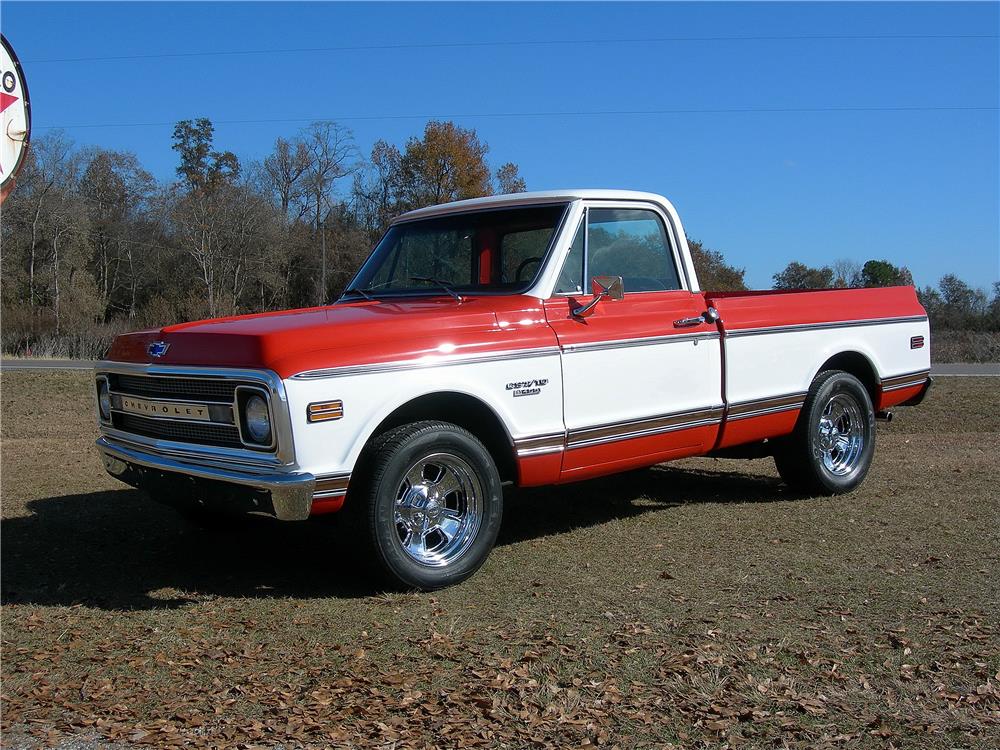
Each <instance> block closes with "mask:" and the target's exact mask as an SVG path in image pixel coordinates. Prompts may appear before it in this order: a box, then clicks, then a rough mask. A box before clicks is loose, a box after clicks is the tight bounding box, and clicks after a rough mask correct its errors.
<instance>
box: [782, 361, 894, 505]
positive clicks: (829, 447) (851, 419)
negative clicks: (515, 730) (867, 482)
mask: <svg viewBox="0 0 1000 750" xmlns="http://www.w3.org/2000/svg"><path fill="white" fill-rule="evenodd" d="M837 415H840V416H837ZM824 417H825V423H824ZM831 417H836V419H831ZM838 425H840V427H838ZM831 426H833V428H834V430H833V431H831ZM841 427H842V428H843V430H842V431H843V433H844V434H841ZM874 455H875V410H874V408H873V407H872V400H871V396H869V395H868V390H867V389H866V388H865V387H864V385H863V384H862V383H861V381H860V380H858V379H857V378H856V377H854V376H853V375H851V374H850V373H847V372H843V371H841V370H827V371H824V372H821V373H820V374H819V375H817V376H816V378H815V379H814V380H813V382H812V385H811V386H810V387H809V393H808V394H807V395H806V400H805V403H804V404H803V406H802V412H801V413H800V415H799V420H798V423H797V424H796V425H795V431H794V432H793V433H792V434H791V435H789V436H788V437H787V438H785V439H784V440H782V441H781V443H780V444H779V445H778V446H777V447H776V449H775V453H774V463H775V465H776V466H777V467H778V473H779V474H780V475H781V478H782V479H783V480H784V481H785V483H786V484H788V485H789V486H790V487H792V488H793V489H796V490H799V491H801V492H804V493H806V494H810V495H841V494H843V493H845V492H850V491H851V490H853V489H854V488H856V487H857V486H858V485H859V484H861V482H863V481H864V478H865V476H866V475H867V474H868V469H869V468H870V467H871V463H872V458H873V456H874Z"/></svg>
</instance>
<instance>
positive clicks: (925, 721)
mask: <svg viewBox="0 0 1000 750" xmlns="http://www.w3.org/2000/svg"><path fill="white" fill-rule="evenodd" d="M90 387H91V385H90V379H89V377H88V375H87V374H86V373H66V372H51V373H50V372H6V373H4V374H3V376H2V398H3V414H2V416H3V423H2V439H3V448H2V467H0V468H2V474H0V488H2V494H3V521H2V523H0V535H2V540H0V541H2V546H0V555H2V560H0V562H2V595H3V608H2V614H0V624H2V633H3V660H2V666H0V668H2V678H3V683H2V694H3V727H4V730H5V733H6V734H7V737H6V739H5V743H6V744H13V745H14V746H17V744H16V742H12V740H11V738H18V737H20V738H22V739H21V740H19V742H23V746H25V747H31V746H36V745H37V744H39V743H41V742H47V741H52V742H53V743H58V742H60V741H62V739H65V738H67V737H69V736H73V735H78V734H80V735H81V736H99V737H101V738H104V739H105V740H108V741H118V742H121V743H123V744H124V745H125V746H144V745H157V746H162V745H171V744H173V745H177V746H192V747H202V746H203V747H221V746H235V745H238V744H241V743H242V744H244V745H260V746H265V747H276V746H281V747H285V748H292V747H329V746H344V747H351V746H355V747H368V746H373V747H380V746H381V747H411V746H412V747H434V746H442V747H459V746H463V744H464V745H465V746H470V747H527V746H535V745H537V746H539V747H543V746H545V743H548V744H549V745H551V746H555V747H576V746H582V745H585V744H586V743H590V744H594V745H606V746H608V747H610V746H614V745H617V746H619V747H622V748H630V747H669V746H670V745H674V746H676V747H685V748H687V747H701V746H720V745H725V744H728V745H730V746H744V745H747V746H765V745H766V746H770V747H774V746H779V747H780V746H787V747H802V748H817V747H836V748H842V747H852V748H853V747H888V746H889V745H890V744H891V745H892V746H895V747H920V748H942V749H943V748H952V747H981V748H992V747H996V746H997V745H998V744H1000V692H998V682H1000V633H998V620H1000V618H998V614H1000V607H998V602H1000V584H998V580H997V570H998V561H1000V552H998V549H1000V544H998V543H1000V530H998V528H1000V526H998V524H997V522H996V519H997V517H998V510H1000V508H998V506H1000V493H998V492H997V490H996V488H997V486H1000V466H998V464H1000V462H998V460H997V459H998V452H997V447H996V446H997V438H998V433H1000V389H998V387H997V385H996V381H995V380H994V379H988V378H983V379H977V378H940V379H938V380H937V381H936V383H935V386H934V388H933V389H932V391H931V395H930V396H929V398H928V400H927V401H926V402H925V404H924V405H923V406H921V407H919V408H917V409H901V410H899V411H898V412H897V418H896V420H895V421H894V422H892V423H891V424H889V425H882V424H880V425H879V431H878V447H877V452H876V459H875V465H874V467H873V469H872V472H871V474H870V476H869V478H868V480H867V481H866V483H865V484H864V486H863V487H862V488H861V489H860V490H859V491H858V492H856V493H854V494H852V495H849V496H846V497H840V498H834V499H825V498H807V497H801V496H798V495H795V494H794V493H791V492H789V491H788V490H787V489H786V488H785V487H784V486H783V485H782V484H781V483H780V482H779V481H778V479H777V475H776V473H775V471H774V468H773V465H772V464H771V462H770V461H747V462H739V461H724V460H712V459H692V460H686V461H681V462H676V463H673V464H667V465H663V466H659V467H655V468H653V469H649V470H646V471H641V472H633V473H630V474H626V475H623V476H619V477H613V478H608V479H604V480H597V481H592V482H587V483H583V484H578V485H571V486H565V487H559V488H544V489H537V490H532V491H523V492H516V493H510V494H509V495H508V497H507V507H506V512H505V520H504V527H503V529H502V531H501V538H500V543H499V546H498V547H497V549H496V550H495V551H494V553H493V555H492V557H491V558H490V560H489V562H487V564H486V566H485V567H484V568H483V570H482V571H481V572H480V573H479V574H477V575H476V576H475V577H474V578H472V579H471V580H470V581H468V582H466V583H465V584H463V585H461V586H459V587H456V588H453V589H449V590H446V591H443V592H438V593H436V594H428V595H415V594H388V595H387V594H380V593H378V592H377V591H373V590H372V589H371V587H370V584H368V583H367V579H366V576H365V574H364V563H363V561H356V560H351V559H349V558H347V557H345V556H344V555H342V554H341V552H340V550H339V548H338V546H337V545H336V537H335V535H334V534H333V533H332V532H333V531H335V529H334V528H333V526H334V524H335V520H336V519H332V520H331V521H329V522H325V523H323V522H317V523H305V524H286V525H282V524H276V523H253V524H239V525H234V526H233V528H232V529H227V530H224V531H222V532H214V533H211V532H206V531H202V530H200V529H197V528H194V527H191V526H189V525H187V524H185V523H184V522H183V521H182V520H180V519H179V518H178V517H176V516H175V515H174V514H173V513H172V512H171V511H170V510H169V509H166V508H161V507H159V506H156V505H153V504H151V503H150V502H148V501H147V500H145V498H143V497H142V495H141V494H140V493H138V492H135V491H133V490H131V489H129V488H127V487H124V486H123V485H120V484H118V483H116V482H114V481H113V480H111V479H110V478H108V477H107V476H106V475H104V473H103V471H102V469H101V466H100V461H99V459H98V457H97V454H96V452H95V451H94V450H93V448H92V443H93V439H94V437H95V429H94V422H93V416H92V409H93V406H92V396H91V392H90Z"/></svg>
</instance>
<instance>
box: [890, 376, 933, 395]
mask: <svg viewBox="0 0 1000 750" xmlns="http://www.w3.org/2000/svg"><path fill="white" fill-rule="evenodd" d="M928 379H929V378H927V377H923V378H917V379H915V380H905V381H903V382H901V383H894V384H893V385H883V386H882V393H888V392H890V391H899V390H902V389H903V388H912V387H913V386H915V385H923V384H924V383H926V382H927V381H928Z"/></svg>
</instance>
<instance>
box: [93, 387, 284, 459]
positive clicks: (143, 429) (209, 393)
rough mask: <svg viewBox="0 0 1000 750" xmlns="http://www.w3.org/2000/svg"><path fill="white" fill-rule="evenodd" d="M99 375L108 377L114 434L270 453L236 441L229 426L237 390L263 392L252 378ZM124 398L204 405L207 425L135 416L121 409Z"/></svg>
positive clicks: (234, 431)
mask: <svg viewBox="0 0 1000 750" xmlns="http://www.w3.org/2000/svg"><path fill="white" fill-rule="evenodd" d="M101 376H102V377H107V379H108V386H109V388H110V390H111V394H112V404H113V407H112V416H111V425H110V426H111V427H114V428H115V429H118V430H121V431H123V432H127V433H131V434H133V435H139V436H143V437H146V438H153V439H157V440H170V441H173V442H180V443H192V444H197V445H207V446H217V447H223V448H245V449H249V450H255V451H272V450H273V448H269V447H266V446H256V445H253V444H251V443H249V442H244V441H243V440H241V439H240V431H239V427H238V426H237V425H236V424H234V421H233V420H234V418H235V419H239V415H238V412H237V400H238V399H237V390H238V389H239V388H241V387H249V388H253V389H255V390H256V391H261V390H264V389H262V388H261V384H260V383H259V382H255V381H254V380H252V379H235V378H221V377H220V378H211V377H205V378H203V377H191V376H187V375H141V374H130V373H122V372H109V373H102V374H101ZM127 397H133V398H136V399H146V400H149V401H150V402H152V403H153V404H155V403H157V402H160V403H165V402H172V403H178V402H179V403H181V404H182V405H187V404H190V405H198V404H204V405H206V406H207V407H208V412H209V415H210V421H207V420H206V421H201V420H191V419H185V418H183V417H179V416H147V415H144V414H137V413H135V409H132V408H128V409H126V408H125V407H124V405H123V399H124V398H127ZM241 398H242V397H241Z"/></svg>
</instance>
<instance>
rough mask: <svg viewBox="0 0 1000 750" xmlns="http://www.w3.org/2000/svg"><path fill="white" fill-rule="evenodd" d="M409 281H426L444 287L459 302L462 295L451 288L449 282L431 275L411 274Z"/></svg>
mask: <svg viewBox="0 0 1000 750" xmlns="http://www.w3.org/2000/svg"><path fill="white" fill-rule="evenodd" d="M410 281H426V282H428V283H430V284H436V285H437V286H439V287H441V288H442V289H444V290H445V291H446V292H448V294H450V295H451V296H452V297H454V298H455V299H456V300H458V301H459V302H462V295H460V294H459V293H458V292H456V291H455V290H454V289H452V288H451V284H449V283H448V282H447V281H441V279H435V278H434V277H433V276H411V277H410Z"/></svg>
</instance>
